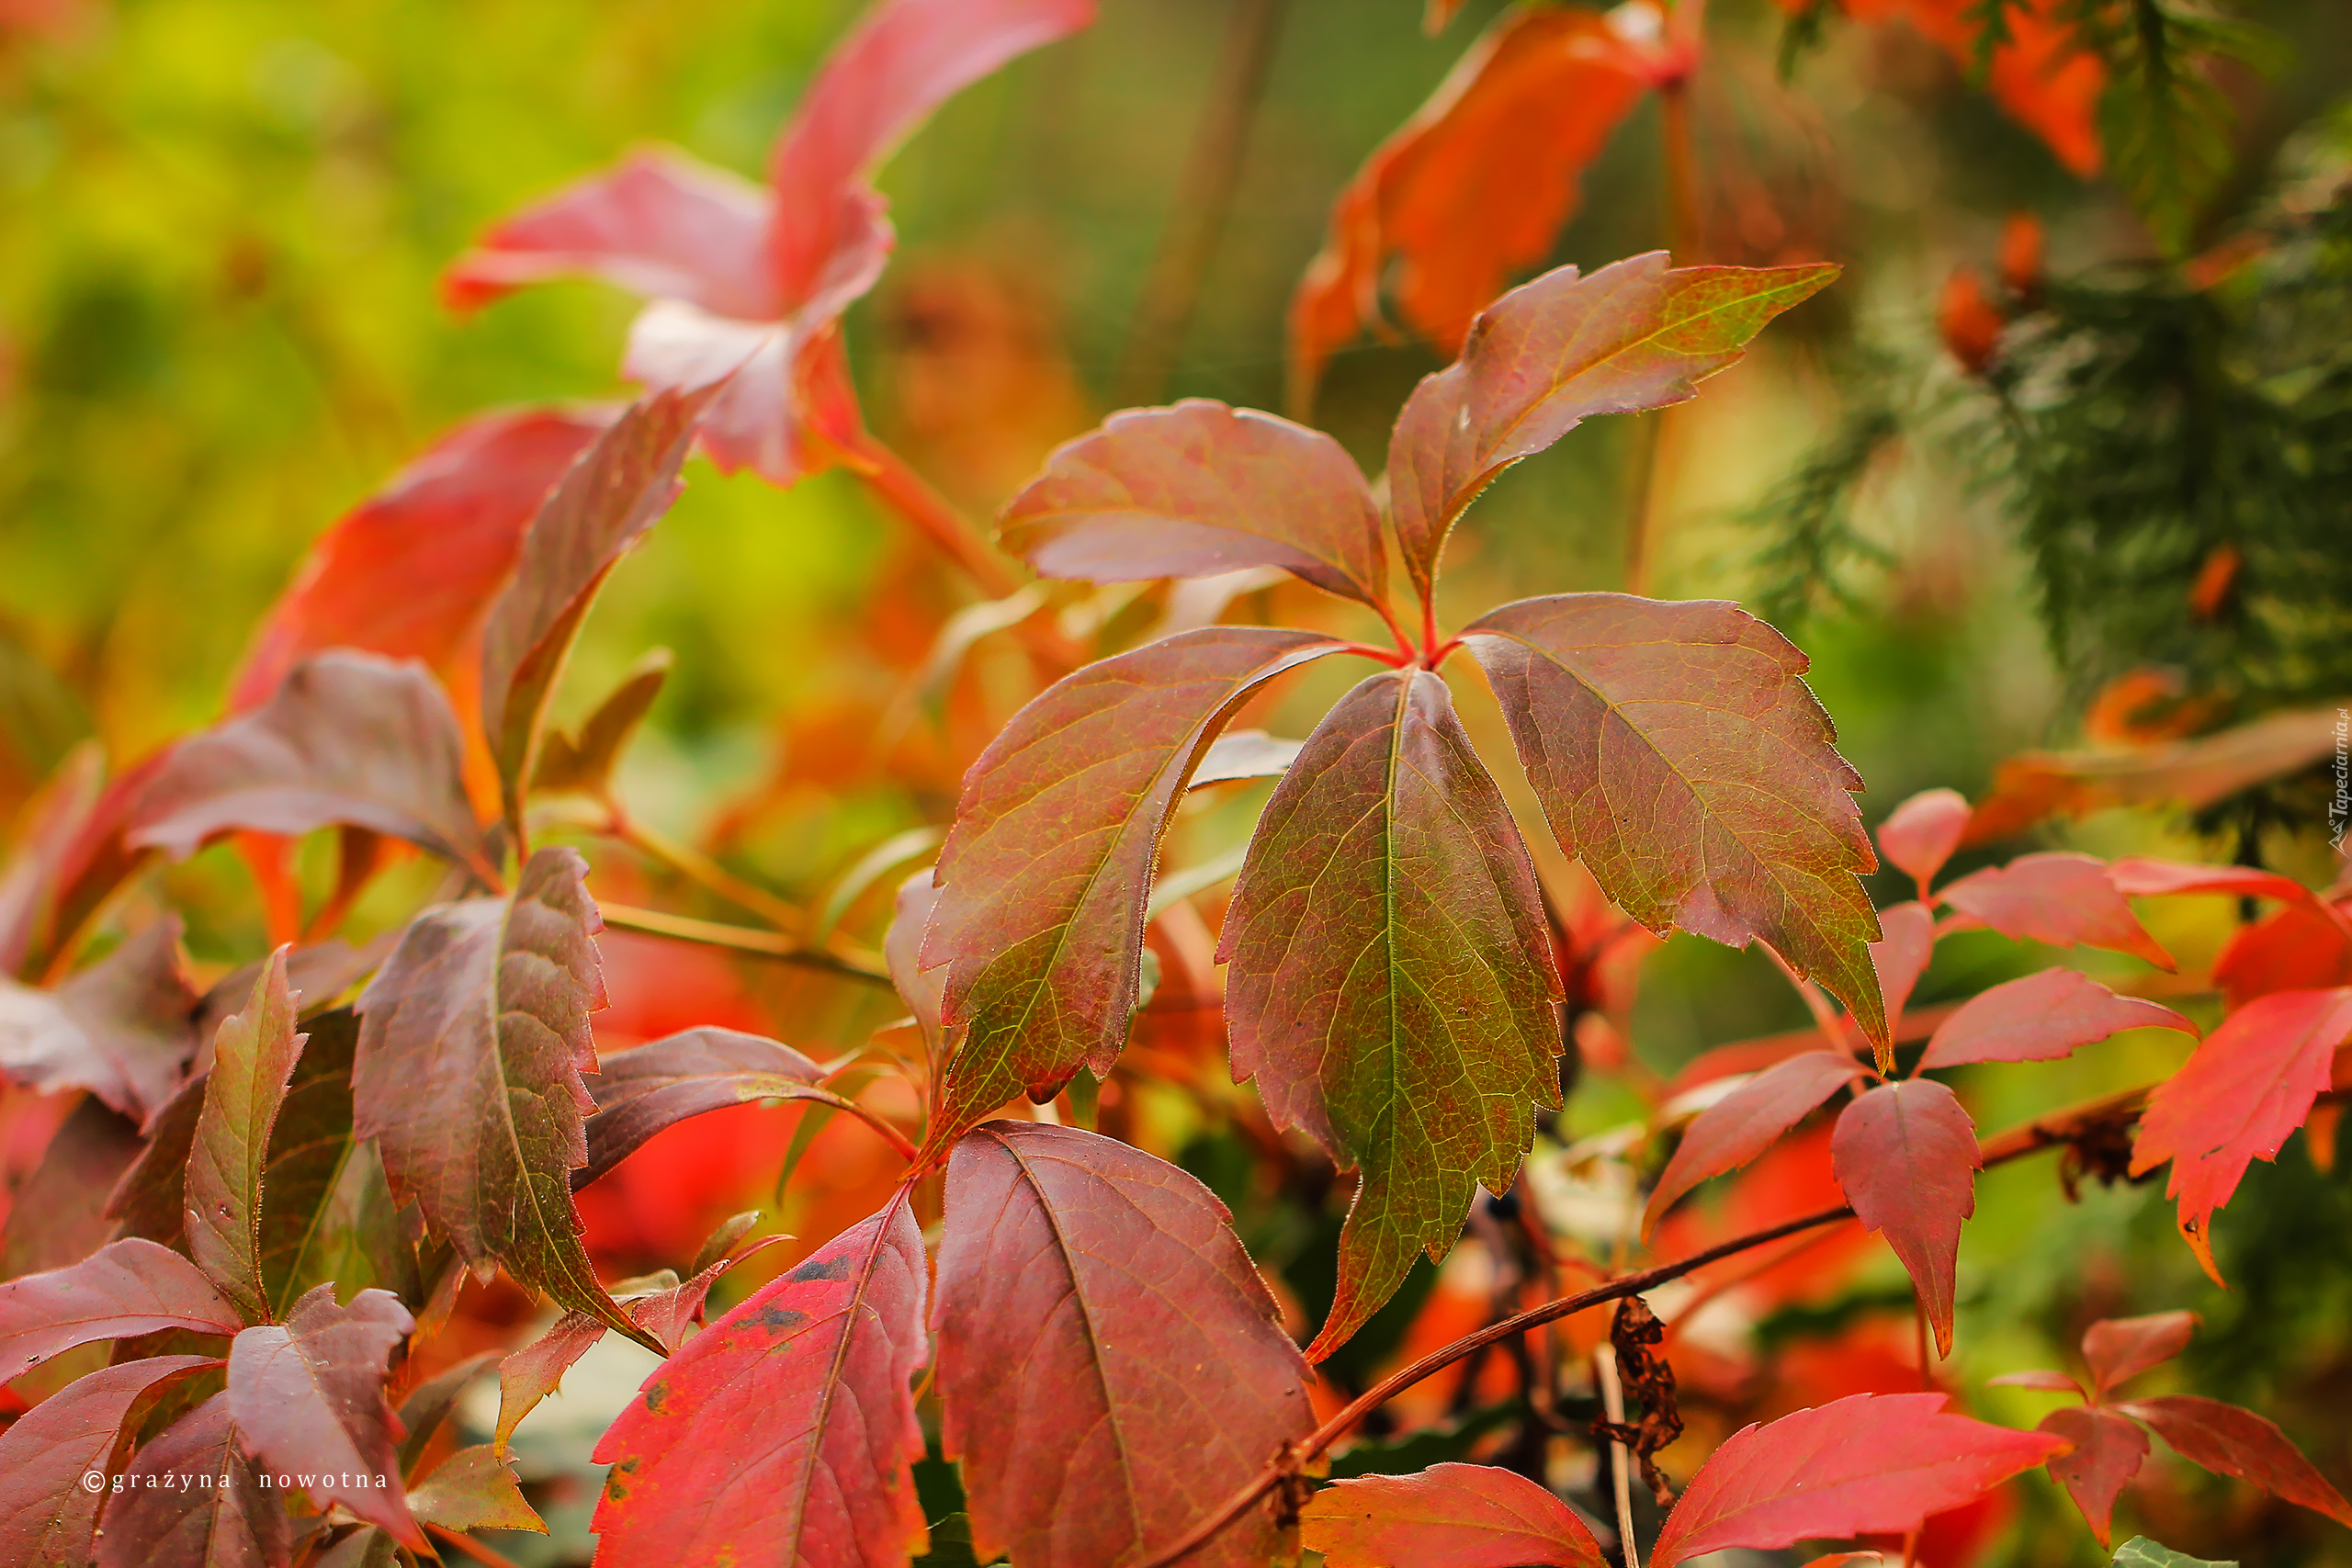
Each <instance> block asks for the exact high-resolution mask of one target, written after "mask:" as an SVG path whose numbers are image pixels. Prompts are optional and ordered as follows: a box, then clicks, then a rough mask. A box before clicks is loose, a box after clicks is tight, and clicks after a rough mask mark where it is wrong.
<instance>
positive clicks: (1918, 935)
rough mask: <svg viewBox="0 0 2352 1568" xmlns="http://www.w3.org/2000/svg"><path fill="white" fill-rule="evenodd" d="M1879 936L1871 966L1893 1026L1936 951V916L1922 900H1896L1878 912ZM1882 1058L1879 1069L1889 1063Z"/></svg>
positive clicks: (1889, 1022) (1872, 953)
mask: <svg viewBox="0 0 2352 1568" xmlns="http://www.w3.org/2000/svg"><path fill="white" fill-rule="evenodd" d="M1878 926H1879V939H1878V940H1877V941H1876V942H1872V943H1871V968H1872V969H1874V970H1876V971H1877V972H1878V986H1879V997H1880V999H1881V1003H1882V1005H1883V1007H1884V1008H1885V1010H1886V1021H1887V1026H1888V1027H1889V1028H1890V1029H1891V1028H1893V1027H1894V1022H1895V1021H1896V1020H1898V1019H1900V1018H1901V1017H1902V1016H1903V1010H1904V1008H1905V1006H1906V1005H1907V1004H1908V1003H1909V1002H1910V1000H1911V993H1912V991H1913V990H1914V989H1915V988H1916V987H1917V986H1918V984H1919V976H1922V975H1924V974H1926V973H1927V972H1928V963H1929V962H1930V961H1931V960H1932V959H1934V957H1935V955H1936V918H1935V916H1933V915H1931V914H1929V913H1928V907H1927V906H1926V905H1925V904H1921V903H1917V902H1916V901H1914V902H1911V903H1905V904H1896V905H1894V906H1892V907H1890V908H1884V909H1881V910H1880V911H1879V912H1878ZM1891 1065H1892V1064H1891V1063H1890V1062H1889V1061H1886V1060H1882V1061H1881V1062H1880V1064H1879V1066H1881V1068H1882V1069H1883V1068H1885V1067H1887V1066H1891Z"/></svg>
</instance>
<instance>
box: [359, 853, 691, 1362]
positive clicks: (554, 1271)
mask: <svg viewBox="0 0 2352 1568" xmlns="http://www.w3.org/2000/svg"><path fill="white" fill-rule="evenodd" d="M587 875H588V864H587V863H586V862H585V861H583V860H582V859H581V858H580V854H579V852H577V851H575V850H569V849H547V850H540V851H538V852H537V853H535V854H533V855H532V856H531V858H530V860H529V861H528V862H527V863H526V864H525V865H524V867H523V874H522V877H521V879H520V881H519V882H518V883H517V884H516V886H515V893H514V896H513V897H511V898H469V899H467V900H465V901H463V902H461V903H456V904H441V905H436V906H435V907H434V908H430V909H427V910H425V911H424V913H423V914H421V915H419V916H418V917H417V918H416V919H415V920H414V921H413V922H411V924H410V926H409V928H408V930H407V931H405V932H403V933H402V934H401V944H400V947H399V948H398V949H397V950H396V951H395V952H394V953H393V954H392V956H391V958H390V961H389V962H387V963H386V964H385V965H384V967H383V970H382V972H381V973H380V974H379V975H378V976H376V978H375V979H374V980H373V981H372V982H370V983H369V985H368V989H367V991H366V992H365V993H364V994H363V995H362V996H361V997H360V998H359V1005H358V1011H359V1018H360V1023H359V1046H358V1055H357V1060H356V1063H355V1065H354V1067H353V1072H352V1101H353V1113H354V1114H353V1121H354V1131H355V1132H356V1134H357V1135H358V1136H359V1137H362V1138H373V1139H374V1140H375V1141H376V1146H377V1148H378V1149H379V1152H380V1153H381V1154H382V1156H383V1161H384V1169H385V1172H386V1173H387V1174H388V1175H389V1176H390V1178H391V1184H392V1190H393V1193H394V1195H395V1196H396V1197H398V1198H400V1199H401V1200H402V1201H408V1200H411V1199H413V1200H414V1201H416V1202H418V1203H419V1204H421V1205H422V1206H423V1208H424V1217H425V1219H426V1220H427V1221H428V1222H429V1223H430V1224H432V1225H433V1226H434V1227H435V1229H437V1230H439V1231H440V1232H442V1233H443V1234H445V1235H447V1236H448V1238H449V1240H450V1243H451V1244H452V1245H453V1246H454V1247H456V1248H457V1252H458V1258H460V1259H462V1260H463V1261H464V1262H465V1264H466V1265H467V1266H468V1267H469V1268H470V1269H473V1270H474V1271H475V1272H476V1273H477V1274H481V1273H486V1272H487V1271H488V1270H489V1269H490V1267H491V1266H492V1264H494V1263H495V1264H503V1265H504V1266H505V1268H506V1269H507V1271H508V1272H509V1273H511V1274H513V1275H514V1276H515V1279H517V1280H521V1281H522V1282H523V1283H525V1284H526V1285H530V1286H533V1287H536V1288H537V1289H539V1290H542V1291H545V1292H547V1293H548V1295H550V1296H552V1297H554V1298H555V1300H556V1301H557V1302H558V1303H560V1304H561V1305H563V1306H565V1307H568V1308H571V1310H573V1311H575V1312H584V1313H586V1314H589V1315H590V1316H592V1317H594V1318H595V1319H596V1320H597V1321H598V1322H600V1323H603V1324H605V1325H607V1326H608V1327H612V1328H616V1329H618V1330H619V1331H620V1332H621V1333H623V1334H625V1335H627V1336H628V1337H630V1338H632V1339H635V1340H637V1341H638V1342H639V1344H641V1345H644V1346H645V1347H646V1348H648V1349H651V1350H655V1351H656V1352H657V1353H658V1352H659V1349H660V1347H659V1345H658V1344H657V1343H656V1342H655V1341H654V1340H653V1339H652V1337H650V1335H647V1334H646V1333H645V1332H644V1331H643V1330H642V1329H640V1328H639V1327H638V1326H637V1325H636V1324H635V1323H633V1322H631V1321H630V1320H629V1318H628V1315H627V1314H624V1313H623V1312H622V1311H621V1309H620V1308H619V1307H618V1306H617V1305H616V1304H615V1303H614V1302H613V1300H612V1298H611V1297H609V1296H607V1295H606V1294H605V1292H604V1289H603V1287H602V1286H600V1285H598V1284H597V1282H596V1275H595V1270H594V1269H593V1268H591V1267H590V1265H589V1262H588V1253H587V1249H586V1248H585V1247H583V1246H582V1243H581V1240H580V1218H579V1214H578V1212H577V1211H576V1210H575V1209H574V1208H573V1207H572V1203H571V1172H572V1171H573V1170H574V1169H576V1168H579V1167H580V1166H582V1165H584V1164H586V1163H587V1160H588V1145H587V1138H586V1135H585V1134H584V1133H583V1131H582V1127H583V1124H584V1122H585V1120H586V1116H587V1113H588V1112H589V1111H591V1110H593V1109H594V1101H593V1100H590V1099H589V1096H588V1090H587V1089H586V1087H585V1085H583V1084H582V1081H581V1075H582V1073H587V1072H594V1070H595V1068H596V1049H595V1045H594V1042H593V1040H592V1039H591V1037H590V1034H589V1029H588V1014H589V1013H590V1012H591V1011H592V1010H594V1009H596V1008H599V1007H602V1006H603V1005H604V1004H605V986H604V978H603V975H602V972H601V970H600V968H599V965H598V962H597V957H596V944H595V942H594V933H595V932H596V931H600V930H602V929H603V926H604V922H603V921H602V920H601V919H598V918H597V915H596V907H595V905H594V904H593V903H591V902H590V901H589V898H588V889H587Z"/></svg>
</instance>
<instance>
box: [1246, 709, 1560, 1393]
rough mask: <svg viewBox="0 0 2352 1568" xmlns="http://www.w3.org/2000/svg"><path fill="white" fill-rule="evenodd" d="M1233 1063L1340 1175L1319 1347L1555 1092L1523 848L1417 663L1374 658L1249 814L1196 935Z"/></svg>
mask: <svg viewBox="0 0 2352 1568" xmlns="http://www.w3.org/2000/svg"><path fill="white" fill-rule="evenodd" d="M1217 956H1218V957H1219V958H1221V959H1223V960H1225V961H1226V962H1227V964H1229V965H1230V968H1229V970H1228V972H1227V973H1228V979H1227V998H1226V1024H1227V1032H1228V1035H1229V1038H1230V1042H1231V1050H1232V1060H1233V1073H1234V1077H1236V1078H1238V1079H1255V1080H1256V1082H1257V1086H1258V1092H1259V1095H1260V1096H1261V1098H1262V1099H1263V1100H1264V1101H1265V1106H1266V1111H1267V1114H1268V1115H1270V1116H1271V1117H1272V1118H1273V1121H1274V1122H1275V1124H1276V1125H1277V1126H1281V1127H1286V1128H1296V1129H1298V1130H1299V1131H1301V1132H1304V1133H1306V1134H1308V1135H1309V1136H1311V1137H1313V1138H1314V1139H1315V1140H1316V1141H1317V1143H1319V1144H1321V1145H1323V1146H1324V1147H1325V1148H1326V1149H1328V1150H1329V1152H1330V1154H1331V1157H1332V1158H1333V1159H1334V1160H1335V1161H1337V1162H1338V1164H1339V1165H1340V1168H1343V1169H1353V1170H1357V1171H1359V1172H1360V1173H1361V1179H1360V1181H1359V1183H1358V1185H1357V1188H1356V1192H1355V1197H1354V1200H1353V1201H1352V1202H1351V1204H1350V1205H1349V1208H1348V1218H1347V1223H1346V1225H1345V1227H1344V1228H1343V1229H1342V1230H1341V1232H1340V1264H1339V1283H1338V1292H1337V1294H1336V1296H1335V1297H1334V1298H1333V1301H1332V1303H1331V1314H1330V1316H1329V1319H1327V1320H1326V1321H1325V1323H1324V1325H1323V1327H1322V1330H1321V1332H1319V1333H1318V1334H1317V1336H1316V1338H1315V1343H1314V1345H1313V1346H1311V1347H1310V1348H1308V1351H1307V1355H1308V1356H1309V1357H1310V1358H1311V1359H1321V1358H1322V1357H1324V1356H1326V1355H1328V1354H1329V1353H1330V1351H1331V1350H1332V1349H1334V1348H1337V1347H1338V1346H1340V1345H1341V1344H1343V1343H1345V1342H1346V1340H1347V1339H1348V1337H1350V1336H1351V1335H1352V1334H1353V1333H1354V1332H1355V1331H1356V1330H1357V1329H1358V1328H1360V1327H1362V1326H1363V1322H1364V1320H1365V1319H1366V1318H1368V1317H1370V1316H1371V1315H1372V1314H1373V1313H1374V1311H1376V1310H1377V1309H1378V1308H1379V1306H1380V1303H1383V1302H1385V1301H1386V1300H1387V1299H1388V1297H1389V1295H1390V1294H1391V1292H1394V1291H1395V1290H1396V1289H1397V1285H1398V1284H1399V1283H1400V1282H1401V1281H1402V1280H1404V1278H1405V1276H1406V1274H1407V1272H1408V1270H1410V1269H1411V1268H1412V1266H1413V1258H1414V1255H1415V1254H1416V1253H1419V1252H1428V1253H1430V1254H1431V1255H1432V1256H1437V1257H1442V1256H1443V1255H1444V1253H1445V1252H1446V1250H1447V1249H1448V1248H1450V1247H1453V1243H1454V1240H1455V1239H1456V1237H1458V1236H1459V1235H1461V1230H1462V1221H1463V1218H1464V1215H1466V1214H1467V1213H1469V1211H1470V1203H1471V1200H1472V1198H1473V1197H1474V1195H1475V1193H1476V1188H1477V1187H1478V1186H1479V1185H1480V1184H1482V1183H1483V1184H1484V1185H1485V1186H1486V1188H1487V1190H1488V1191H1490V1192H1501V1191H1506V1190H1509V1188H1510V1183H1511V1179H1512V1177H1513V1176H1514V1175H1515V1174H1516V1173H1517V1171H1518V1169H1519V1162H1520V1158H1521V1156H1523V1155H1524V1154H1525V1153H1526V1152H1527V1147H1528V1143H1529V1140H1530V1139H1531V1138H1532V1136H1533V1135H1534V1115H1533V1111H1534V1107H1536V1106H1538V1105H1543V1106H1556V1105H1557V1104H1559V1102H1560V1081H1559V1071H1558V1068H1557V1067H1556V1066H1555V1058H1556V1057H1557V1056H1558V1055H1559V1052H1560V1025H1559V1013H1558V1005H1559V1001H1560V996H1561V991H1560V981H1559V976H1558V975H1557V974H1556V973H1555V969H1554V965H1553V956H1552V943H1551V938H1550V933H1549V931H1547V930H1546V928H1545V925H1544V912H1543V904H1542V899H1541V895H1540V894H1539V893H1538V892H1537V889H1536V886H1535V872H1534V867H1533V866H1532V864H1531V863H1530V862H1529V860H1528V855H1527V846H1526V844H1525V843H1524V842H1522V841H1521V839H1520V836H1519V829H1518V828H1517V827H1516V826H1515V825H1514V824H1513V822H1512V820H1511V816H1510V807H1508V806H1507V805H1506V804H1505V803H1504V800H1503V796H1502V792H1501V791H1500V790H1499V789H1498V788H1497V787H1496V784H1495V782H1494V780H1493V778H1492V777H1490V776H1489V775H1488V774H1487V770H1486V768H1485V766H1484V765H1483V764H1481V763H1480V761H1479V760H1478V756H1477V753H1476V751H1474V750H1472V749H1471V745H1470V738H1469V736H1468V735H1467V734H1466V733H1464V730H1463V728H1462V722H1461V720H1460V719H1459V718H1458V717H1456V716H1455V714H1454V711H1453V699H1452V698H1451V696H1450V695H1449V694H1448V693H1447V691H1446V685H1445V682H1443V681H1442V680H1441V679H1440V678H1439V677H1438V676H1436V675H1434V674H1431V673H1430V672H1429V671H1389V672H1385V673H1382V674H1378V675H1374V676H1373V677H1371V678H1370V679H1369V680H1366V681H1365V682H1363V683H1362V684H1361V685H1359V686H1357V687H1356V689H1355V690H1354V691H1352V692H1351V693H1349V694H1348V695H1347V696H1345V697H1343V698H1341V699H1340V703H1339V705H1337V706H1336V707H1334V708H1332V710H1331V711H1330V713H1329V714H1328V715H1326V716H1325V717H1324V719H1323V721H1322V722H1321V723H1320V724H1318V725H1317V726H1316V727H1315V732H1314V733H1313V734H1312V735H1310V736H1309V737H1308V738H1307V740H1306V748H1305V750H1302V751H1300V752H1299V755H1298V761H1295V762H1294V763H1292V764H1291V767H1290V771H1289V772H1288V773H1284V774H1283V779H1282V782H1281V783H1280V784H1276V785H1275V786H1274V793H1273V796H1272V799H1270V800H1269V801H1268V802H1267V804H1266V808H1265V812H1264V814H1263V815H1262V816H1261V817H1260V818H1259V820H1258V826H1257V829H1256V831H1255V832H1254V833H1253V834H1252V835H1251V838H1250V851H1249V858H1248V860H1247V861H1246V862H1245V863H1244V864H1243V866H1242V871H1241V879H1240V883H1239V885H1238V886H1237V887H1236V888H1235V890H1234V895H1233V903H1232V906H1231V908H1230V909H1229V910H1228V911H1227V916H1226V921H1225V929H1224V931H1223V932H1222V933H1221V935H1220V937H1219V941H1218V947H1217Z"/></svg>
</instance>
